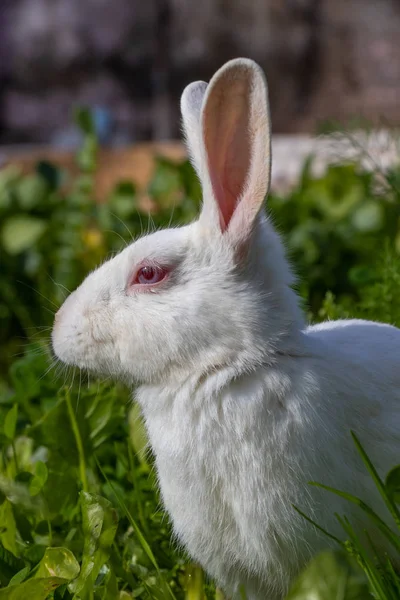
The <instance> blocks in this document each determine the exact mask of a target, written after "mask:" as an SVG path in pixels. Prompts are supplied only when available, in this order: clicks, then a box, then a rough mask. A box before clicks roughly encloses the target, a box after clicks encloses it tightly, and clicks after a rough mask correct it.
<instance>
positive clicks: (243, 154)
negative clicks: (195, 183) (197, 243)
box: [200, 58, 271, 241]
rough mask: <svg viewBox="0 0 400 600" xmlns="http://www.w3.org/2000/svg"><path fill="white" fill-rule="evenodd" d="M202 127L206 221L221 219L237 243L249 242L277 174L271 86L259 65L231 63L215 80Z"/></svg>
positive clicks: (204, 105) (221, 225)
mask: <svg viewBox="0 0 400 600" xmlns="http://www.w3.org/2000/svg"><path fill="white" fill-rule="evenodd" d="M201 126H202V143H201V144H200V148H201V151H202V152H203V162H204V163H205V168H204V169H203V173H202V184H203V189H204V207H203V213H202V215H201V218H202V219H204V220H206V221H207V220H208V221H210V220H213V221H214V222H215V220H217V221H218V220H219V225H220V228H221V231H222V232H225V231H227V232H229V235H230V236H232V237H233V241H240V239H242V238H245V239H246V238H249V236H250V234H251V231H252V229H253V226H254V224H255V221H256V217H257V215H258V213H259V211H260V208H261V206H262V203H263V200H264V198H265V195H266V194H267V192H268V189H269V183H270V173H271V148H270V146H271V140H270V137H271V127H270V118H269V105H268V92H267V84H266V81H265V78H264V74H263V72H262V70H261V68H260V67H259V66H258V65H257V64H256V63H255V62H254V61H252V60H249V59H243V58H240V59H235V60H232V61H229V62H228V63H226V64H225V65H224V66H223V67H222V68H221V69H220V70H219V71H218V72H217V73H216V74H215V75H214V77H213V78H212V80H211V81H210V84H209V86H208V88H207V91H206V95H205V98H204V101H203V106H202V114H201ZM210 209H211V210H210ZM208 224H209V225H210V224H211V223H208ZM236 238H237V239H236Z"/></svg>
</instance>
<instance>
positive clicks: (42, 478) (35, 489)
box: [29, 460, 49, 496]
mask: <svg viewBox="0 0 400 600" xmlns="http://www.w3.org/2000/svg"><path fill="white" fill-rule="evenodd" d="M48 475H49V472H48V469H47V466H46V465H45V463H44V462H42V461H41V460H39V461H38V462H37V463H36V464H35V475H34V477H33V478H32V479H31V481H30V484H29V493H30V495H31V496H37V494H39V493H40V492H41V491H42V489H43V486H44V484H45V483H46V481H47V478H48Z"/></svg>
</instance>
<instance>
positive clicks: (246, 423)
mask: <svg viewBox="0 0 400 600" xmlns="http://www.w3.org/2000/svg"><path fill="white" fill-rule="evenodd" d="M181 108H182V114H183V121H184V128H185V132H186V137H187V143H188V148H189V151H190V154H191V157H192V161H193V164H194V166H195V168H196V170H197V173H198V176H199V178H200V181H201V184H202V188H203V208H202V211H201V214H200V217H199V219H198V220H197V221H196V222H194V223H192V224H191V225H188V226H185V227H181V228H176V229H167V230H164V231H157V232H155V233H152V234H151V235H148V236H145V237H142V238H141V239H139V240H137V241H136V242H135V243H133V244H132V245H131V246H129V247H128V248H126V249H125V250H123V251H122V252H121V253H120V254H119V255H118V256H116V257H115V258H113V259H112V260H110V261H108V262H107V263H105V264H104V265H102V266H101V267H100V268H99V269H98V270H96V271H95V272H93V273H91V274H90V275H89V276H88V277H87V279H86V280H85V281H84V282H83V284H82V285H81V286H80V287H79V288H78V289H77V290H76V291H75V292H74V293H72V294H71V295H70V296H69V297H68V298H67V300H66V301H65V303H64V305H63V306H62V307H61V309H60V310H59V312H58V313H57V316H56V320H55V325H54V330H53V347H54V351H55V353H56V355H57V356H58V357H59V358H60V359H61V360H62V361H63V362H65V363H67V364H71V365H77V366H79V367H81V368H84V369H88V370H90V371H95V372H98V373H101V374H109V375H112V376H114V377H116V378H118V379H122V380H124V381H126V382H128V383H129V384H132V385H135V386H137V390H136V398H137V400H138V402H139V403H140V406H141V408H142V411H143V415H144V419H145V423H146V426H147V431H148V434H149V439H150V443H151V446H152V449H153V451H154V453H155V457H156V464H157V470H158V477H159V482H160V486H161V491H162V497H163V501H164V503H165V507H166V509H167V511H168V512H169V514H170V516H171V518H172V521H173V526H174V531H175V534H176V537H177V539H178V540H179V542H180V543H181V544H183V545H184V546H185V547H186V549H187V550H188V551H189V553H190V554H191V556H192V557H193V559H194V560H196V561H198V562H199V563H201V564H202V565H203V566H204V568H205V570H206V571H207V572H208V573H209V574H210V575H211V576H212V577H213V578H215V580H216V581H217V582H218V583H219V585H220V586H221V587H223V588H224V589H225V590H226V592H227V593H228V594H230V595H231V597H233V598H235V599H236V598H240V597H241V595H240V593H241V592H240V589H244V591H245V592H246V594H247V598H248V599H249V600H255V599H257V600H278V599H279V600H280V599H281V598H283V597H284V595H285V593H286V592H287V589H288V586H289V584H290V582H291V580H292V579H293V577H294V576H295V575H296V574H297V573H298V572H299V570H300V569H301V568H302V567H303V566H304V564H305V563H306V561H307V560H308V559H309V558H310V557H311V556H312V555H313V554H314V553H315V552H317V551H319V550H320V549H323V548H325V547H326V546H327V545H329V542H330V541H329V540H328V539H327V538H326V537H325V536H324V535H322V534H320V533H319V532H318V531H317V530H316V528H314V527H313V526H312V525H310V524H309V523H308V522H306V521H305V520H304V519H303V518H302V517H301V516H300V515H299V514H298V513H297V512H296V511H295V510H294V509H293V507H292V505H293V504H294V505H296V506H298V507H299V508H301V509H302V510H303V511H305V512H306V513H308V514H309V515H310V516H311V517H312V518H314V519H315V520H316V521H317V522H318V523H319V524H320V525H322V526H323V527H326V528H327V529H328V530H329V531H331V532H332V533H333V534H335V535H337V536H339V537H342V538H343V536H344V533H343V531H342V530H341V528H340V526H339V524H338V522H337V521H336V518H335V517H334V512H338V513H339V514H346V515H347V516H348V517H349V518H350V520H351V522H352V523H353V524H355V525H356V526H358V527H359V528H360V530H361V529H362V528H364V527H368V528H369V530H370V531H373V530H372V528H371V526H370V524H369V523H368V522H367V521H366V518H365V516H364V515H363V513H362V512H361V511H360V510H359V509H358V508H357V507H354V506H353V505H352V504H350V503H348V502H346V501H345V500H343V499H341V498H339V497H336V496H334V495H331V494H328V493H326V492H324V491H322V490H320V489H317V488H315V487H311V486H309V485H308V482H309V481H310V480H314V481H318V482H321V483H325V484H327V485H333V486H334V487H337V488H339V489H342V490H346V491H348V492H351V493H354V494H356V495H358V496H360V497H362V498H363V499H364V500H365V501H366V502H368V503H369V504H370V505H371V506H372V507H373V508H374V510H376V511H377V512H378V513H379V514H382V516H383V517H384V518H387V517H388V514H387V513H386V509H385V508H384V506H383V505H382V502H381V500H380V498H379V495H378V493H377V491H376V490H375V487H374V484H373V482H372V481H371V479H370V477H369V475H368V474H367V473H366V470H365V468H364V466H363V464H362V461H361V459H360V458H359V456H358V454H357V451H356V449H355V447H354V444H353V441H352V439H351V436H350V430H351V429H353V430H355V431H356V433H357V434H358V436H359V437H360V439H361V441H362V442H363V443H365V446H366V448H367V449H368V452H369V454H370V456H371V458H372V460H373V461H374V463H375V465H376V467H377V468H378V471H379V472H380V473H382V474H384V473H385V472H386V470H387V469H388V468H389V467H390V466H392V465H395V464H396V463H397V462H398V460H399V454H400V330H399V329H396V328H395V327H391V326H389V325H383V324H378V323H372V322H368V321H360V320H347V321H346V320H344V321H337V322H329V323H323V324H321V325H317V326H313V327H308V326H307V325H306V324H305V321H304V318H303V315H302V312H301V310H300V308H299V300H298V298H297V296H296V294H295V292H294V291H293V289H292V288H291V284H292V282H293V278H292V275H291V272H290V268H289V266H288V263H287V261H286V259H285V256H284V251H283V248H282V245H281V242H280V239H279V237H278V235H277V234H276V232H275V231H274V229H273V227H272V224H271V222H270V220H269V218H267V217H266V216H265V214H264V211H263V210H262V206H263V201H264V197H265V195H266V193H267V191H268V187H269V180H270V122H269V108H268V99H267V87H266V83H265V80H264V76H263V73H262V71H261V69H260V68H259V67H258V66H257V65H256V64H255V63H254V62H253V61H251V60H247V59H237V60H233V61H230V62H228V63H227V64H226V65H225V66H223V67H222V68H221V69H220V70H219V71H218V72H217V73H216V75H214V77H213V78H212V80H211V82H210V84H209V85H208V86H207V84H206V83H203V82H197V83H193V84H191V85H189V86H188V87H187V88H186V90H185V91H184V93H183V96H182V102H181ZM373 535H374V540H375V542H376V544H377V545H378V546H379V545H380V547H381V548H382V550H389V549H388V548H386V545H385V541H384V540H383V539H381V538H380V537H379V534H378V532H375V531H373Z"/></svg>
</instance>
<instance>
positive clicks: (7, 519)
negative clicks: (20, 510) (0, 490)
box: [0, 499, 18, 555]
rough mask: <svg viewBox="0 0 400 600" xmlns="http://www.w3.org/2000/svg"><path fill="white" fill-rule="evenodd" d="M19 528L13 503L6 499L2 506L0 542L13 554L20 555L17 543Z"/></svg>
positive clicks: (0, 513) (0, 509)
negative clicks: (16, 523)
mask: <svg viewBox="0 0 400 600" xmlns="http://www.w3.org/2000/svg"><path fill="white" fill-rule="evenodd" d="M16 535H17V528H16V525H15V518H14V513H13V508H12V504H11V502H10V501H9V500H8V499H6V500H4V502H3V503H2V505H1V506H0V542H1V543H2V545H3V546H4V548H5V549H6V550H9V551H10V552H12V554H14V555H16V554H18V550H17V543H16Z"/></svg>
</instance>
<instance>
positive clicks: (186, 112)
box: [181, 81, 207, 179]
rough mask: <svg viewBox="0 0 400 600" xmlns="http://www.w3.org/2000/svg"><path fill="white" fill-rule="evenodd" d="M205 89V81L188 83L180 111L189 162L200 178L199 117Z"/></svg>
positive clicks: (200, 146)
mask: <svg viewBox="0 0 400 600" xmlns="http://www.w3.org/2000/svg"><path fill="white" fill-rule="evenodd" d="M206 90H207V84H206V82H205V81H195V82H194V83H191V84H190V85H188V86H187V87H186V88H185V89H184V91H183V94H182V97H181V113H182V120H183V129H184V134H185V138H186V145H187V148H188V151H189V154H190V158H191V162H192V164H193V166H194V168H195V169H196V171H197V174H198V176H199V177H200V179H201V178H202V175H201V174H202V164H203V158H202V141H201V128H200V117H201V108H202V105H203V98H204V96H205V93H206Z"/></svg>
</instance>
